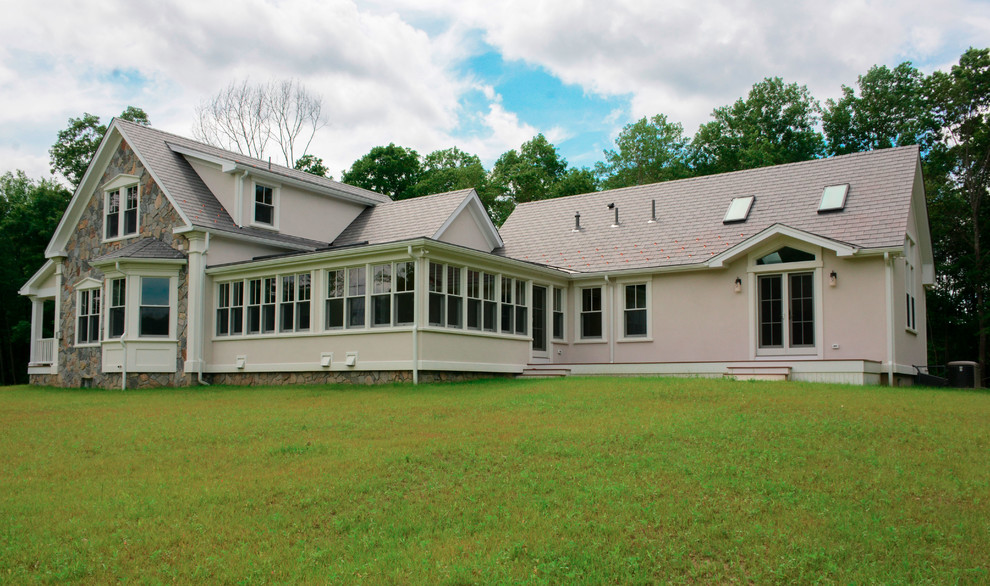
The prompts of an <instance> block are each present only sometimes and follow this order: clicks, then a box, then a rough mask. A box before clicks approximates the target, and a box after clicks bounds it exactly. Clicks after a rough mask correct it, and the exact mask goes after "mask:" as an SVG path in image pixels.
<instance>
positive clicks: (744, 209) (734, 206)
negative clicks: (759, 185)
mask: <svg viewBox="0 0 990 586" xmlns="http://www.w3.org/2000/svg"><path fill="white" fill-rule="evenodd" d="M754 199H756V198H755V196H752V195H747V196H746V197H734V198H732V202H731V203H730V204H729V209H728V210H726V212H725V218H724V219H723V220H722V223H723V224H732V223H734V222H745V221H746V218H748V217H749V210H750V209H751V208H752V207H753V200H754Z"/></svg>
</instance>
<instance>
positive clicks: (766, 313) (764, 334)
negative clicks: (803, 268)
mask: <svg viewBox="0 0 990 586" xmlns="http://www.w3.org/2000/svg"><path fill="white" fill-rule="evenodd" d="M813 288H814V274H813V273H785V274H773V275H760V276H759V277H758V280H757V289H758V294H759V300H758V307H759V311H758V313H759V325H760V327H759V345H760V348H781V349H786V348H802V347H803V348H809V347H814V345H815V303H814V300H815V298H814V291H813ZM785 300H786V303H785Z"/></svg>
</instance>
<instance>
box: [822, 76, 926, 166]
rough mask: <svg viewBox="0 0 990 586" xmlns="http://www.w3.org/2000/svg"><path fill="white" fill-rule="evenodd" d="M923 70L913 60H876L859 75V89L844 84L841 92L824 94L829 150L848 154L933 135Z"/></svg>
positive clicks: (833, 152)
mask: <svg viewBox="0 0 990 586" xmlns="http://www.w3.org/2000/svg"><path fill="white" fill-rule="evenodd" d="M924 83H925V76H924V75H923V74H922V73H921V72H920V71H918V70H917V69H916V68H915V67H914V66H913V65H911V63H901V64H900V65H898V66H897V67H895V68H894V69H888V68H887V67H886V66H874V67H872V68H870V70H869V71H868V72H867V73H866V75H861V76H859V80H858V86H859V94H858V95H857V93H856V91H855V90H853V88H851V87H849V86H842V97H841V98H839V99H838V100H832V99H829V100H826V102H825V109H824V111H823V112H822V128H823V130H824V132H825V136H826V137H827V138H828V145H827V149H828V153H829V154H830V155H844V154H848V153H856V152H862V151H869V150H875V149H882V148H889V147H895V146H906V145H911V144H922V143H924V144H926V145H928V146H930V142H931V140H932V139H934V132H933V128H932V120H931V117H930V116H929V115H928V113H929V106H928V103H927V100H926V94H925V88H924Z"/></svg>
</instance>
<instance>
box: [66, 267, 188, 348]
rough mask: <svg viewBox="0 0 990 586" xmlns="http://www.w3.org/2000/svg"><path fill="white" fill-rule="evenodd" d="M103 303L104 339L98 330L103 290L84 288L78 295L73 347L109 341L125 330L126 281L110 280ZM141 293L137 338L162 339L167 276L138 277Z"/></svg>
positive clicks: (166, 332) (165, 332)
mask: <svg viewBox="0 0 990 586" xmlns="http://www.w3.org/2000/svg"><path fill="white" fill-rule="evenodd" d="M108 284H109V291H110V294H109V296H108V299H107V300H106V302H107V312H106V318H107V324H106V325H107V330H106V338H103V331H102V329H101V328H100V324H101V321H102V317H103V314H102V313H101V311H100V308H101V306H102V304H103V288H102V287H97V288H94V289H84V290H81V291H79V292H78V295H79V297H78V299H79V302H78V303H79V304H78V308H79V310H78V312H77V316H76V344H80V345H86V344H96V343H98V342H100V340H101V339H107V340H113V339H117V338H120V337H121V336H123V335H124V332H125V329H126V315H127V314H126V310H127V280H126V279H124V278H117V279H110V281H109V282H108ZM139 284H140V287H141V290H140V296H139V305H138V311H137V320H138V323H137V335H138V336H139V337H143V338H164V337H168V335H169V323H170V319H169V318H170V307H171V303H170V300H169V299H170V279H169V278H168V277H140V281H139Z"/></svg>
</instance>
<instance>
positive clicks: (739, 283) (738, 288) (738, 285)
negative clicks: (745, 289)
mask: <svg viewBox="0 0 990 586" xmlns="http://www.w3.org/2000/svg"><path fill="white" fill-rule="evenodd" d="M735 289H736V293H738V292H740V291H742V279H740V278H739V277H736V286H735Z"/></svg>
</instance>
